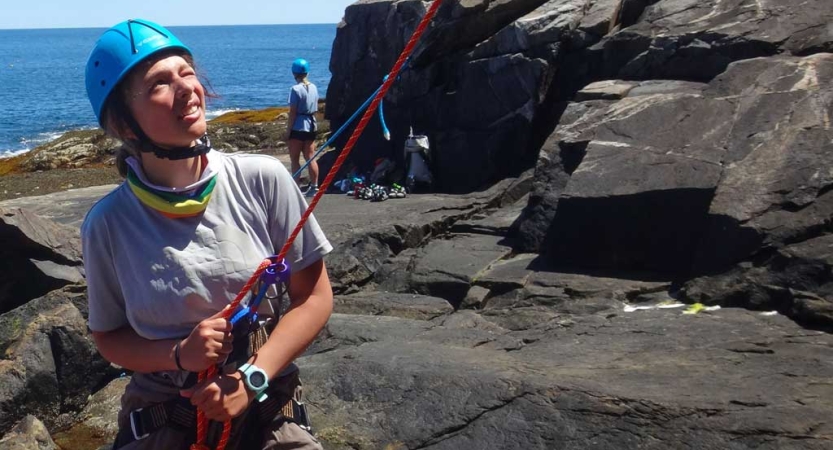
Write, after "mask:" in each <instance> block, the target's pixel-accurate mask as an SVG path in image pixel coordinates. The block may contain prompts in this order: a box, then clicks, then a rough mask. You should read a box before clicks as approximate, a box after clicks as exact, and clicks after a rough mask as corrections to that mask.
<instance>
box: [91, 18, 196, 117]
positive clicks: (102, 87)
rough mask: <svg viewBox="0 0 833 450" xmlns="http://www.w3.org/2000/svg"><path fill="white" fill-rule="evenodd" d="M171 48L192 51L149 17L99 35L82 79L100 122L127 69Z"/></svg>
mask: <svg viewBox="0 0 833 450" xmlns="http://www.w3.org/2000/svg"><path fill="white" fill-rule="evenodd" d="M170 49H179V50H182V51H183V52H185V53H187V54H189V55H190V54H191V50H190V49H189V48H188V47H186V46H185V44H183V43H182V42H181V41H180V40H179V39H177V37H176V36H174V35H173V34H172V33H171V32H170V31H168V30H167V29H166V28H165V27H163V26H162V25H159V24H157V23H154V22H151V21H149V20H141V19H131V20H127V21H124V22H121V23H119V24H117V25H115V26H113V27H112V28H110V29H109V30H107V31H105V32H104V34H102V35H101V37H99V38H98V41H97V42H96V43H95V47H94V48H93V51H92V52H90V57H89V58H88V59H87V69H86V72H85V73H84V79H85V82H86V84H87V97H89V99H90V104H92V106H93V112H95V117H96V119H98V123H99V124H101V110H102V109H103V108H104V104H105V103H106V102H107V98H108V97H109V96H110V93H112V91H113V88H115V87H116V85H117V84H119V82H120V81H121V80H122V79H124V77H125V76H126V75H127V74H128V73H129V72H130V70H131V69H133V67H135V66H136V65H137V64H139V63H140V62H142V61H144V60H146V59H147V58H149V57H150V56H152V55H154V54H156V53H159V52H160V51H163V50H170ZM102 126H103V124H102Z"/></svg>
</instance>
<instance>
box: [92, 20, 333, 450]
mask: <svg viewBox="0 0 833 450" xmlns="http://www.w3.org/2000/svg"><path fill="white" fill-rule="evenodd" d="M85 78H86V86H87V95H88V97H89V99H90V103H91V104H92V107H93V111H94V112H95V115H96V118H97V119H98V121H99V124H100V125H101V126H102V128H104V130H105V131H106V132H107V133H108V134H110V135H112V136H115V137H117V138H119V139H120V140H121V141H122V142H123V146H122V147H121V148H120V149H119V151H118V153H117V155H116V159H117V167H118V169H119V172H120V173H121V174H122V175H123V176H125V177H126V180H125V182H124V183H122V184H121V185H120V186H119V187H117V188H116V189H114V190H113V191H112V192H110V193H109V194H108V195H107V196H105V197H104V198H102V199H101V200H100V201H99V202H98V203H96V204H95V205H94V206H93V207H92V209H91V210H90V212H89V213H88V214H87V217H86V218H85V219H84V223H83V225H82V227H81V236H82V243H83V252H84V268H85V270H86V276H87V293H88V305H89V328H90V330H91V331H92V337H93V340H94V342H95V345H96V347H97V348H98V351H99V352H100V353H101V355H102V356H103V357H104V358H105V359H107V360H108V361H110V362H112V363H114V364H117V365H119V366H121V367H123V368H124V369H126V370H130V371H131V372H132V377H131V380H130V383H129V384H128V385H127V387H126V388H125V392H124V395H123V396H122V399H121V406H122V409H121V411H120V412H119V416H118V426H119V432H118V435H117V437H116V442H115V444H114V448H115V449H121V450H143V449H144V450H156V449H166V450H185V449H188V448H189V445H191V444H193V443H194V442H195V440H196V434H197V433H196V426H197V420H196V415H197V413H196V408H199V409H200V410H201V411H203V412H204V414H205V417H206V418H207V419H209V420H211V422H210V423H209V426H208V438H207V440H206V444H207V445H208V446H209V447H207V448H211V449H215V448H217V446H218V442H219V441H221V438H220V436H221V433H220V432H221V431H222V429H223V427H222V425H223V424H222V422H225V421H231V422H232V426H231V440H230V441H229V445H228V446H227V447H226V450H249V449H255V450H257V449H296V450H299V449H303V450H321V446H320V444H319V443H318V441H317V440H316V439H315V438H314V437H313V436H312V435H311V434H310V433H308V431H307V430H309V427H308V422H307V421H306V420H305V416H306V414H305V409H304V407H303V404H302V403H301V402H300V382H299V381H298V368H297V366H295V364H294V363H293V361H294V360H295V358H297V357H298V356H299V355H300V354H301V353H303V352H304V350H305V349H306V348H307V347H308V346H309V345H310V343H311V342H312V341H313V339H315V337H316V335H317V334H318V332H319V331H320V330H321V329H322V328H323V327H324V325H325V324H326V322H327V319H328V318H329V316H330V312H331V311H332V301H333V293H332V289H331V288H330V282H329V279H328V278H327V271H326V269H325V267H324V260H323V257H324V255H326V254H327V253H328V252H330V251H331V250H332V246H331V245H330V243H329V242H328V241H327V239H326V237H325V236H324V234H323V233H322V232H321V229H320V228H319V226H318V223H317V222H316V221H315V220H314V219H313V218H312V217H310V220H309V221H308V222H306V224H305V225H304V227H303V231H302V232H301V233H300V234H299V235H298V238H297V239H296V240H294V241H293V244H292V245H291V246H290V249H289V252H288V253H287V256H286V263H287V264H288V265H289V266H290V267H291V274H290V276H289V282H288V284H287V285H286V294H287V295H288V297H289V301H290V305H289V308H288V309H287V310H285V312H284V313H283V316H282V317H281V318H280V320H279V321H277V314H276V313H275V310H278V311H280V308H279V307H280V305H277V306H276V307H272V308H270V307H269V306H272V305H271V302H270V301H266V302H264V303H263V304H262V305H261V306H262V307H261V308H259V309H258V312H259V315H261V314H260V313H262V316H263V317H266V316H270V315H271V321H266V322H264V323H263V325H262V326H261V327H259V328H257V329H256V332H251V331H252V330H253V328H249V329H248V330H249V331H250V333H246V334H242V335H240V334H232V331H233V328H232V325H231V323H230V321H229V320H228V319H226V318H225V314H224V313H225V308H227V307H228V306H229V304H230V303H231V302H232V300H233V299H234V297H235V296H236V293H237V292H239V290H240V289H242V288H243V286H244V285H245V284H246V282H247V281H248V279H249V277H250V276H251V275H252V274H253V273H254V271H255V269H256V268H257V267H258V266H259V264H260V263H261V262H262V261H263V259H264V258H266V257H267V256H269V255H273V254H276V253H278V251H279V250H280V249H281V247H283V245H284V244H285V243H286V241H287V240H288V238H289V235H290V234H291V233H292V231H293V228H294V227H295V225H296V224H297V223H298V221H299V219H300V218H301V215H302V214H303V212H304V211H305V210H306V207H307V205H306V202H305V201H304V198H303V195H302V194H301V192H300V191H299V190H298V186H297V185H296V184H295V183H294V182H293V181H292V177H291V175H290V174H289V172H287V170H286V168H285V167H284V166H283V164H282V163H281V162H280V161H278V160H277V159H275V158H272V157H269V156H265V155H244V154H233V155H226V154H223V153H221V152H217V151H212V149H211V144H210V143H209V141H208V136H207V134H206V131H207V124H206V119H205V106H206V103H205V99H206V92H205V89H204V87H203V86H202V84H201V83H200V81H199V78H198V77H197V72H196V70H195V69H194V62H193V57H192V55H191V51H190V50H189V49H188V47H186V46H185V44H183V43H182V42H181V41H180V40H179V39H177V38H176V37H175V36H174V35H173V34H172V33H171V32H170V31H168V30H167V29H165V28H164V27H162V26H161V25H158V24H156V23H153V22H150V21H146V20H139V19H135V20H128V21H126V22H122V23H119V24H117V25H115V26H114V27H112V28H110V29H109V30H107V31H105V32H104V34H102V36H101V37H100V38H99V40H98V42H96V45H95V47H94V48H93V51H92V52H91V53H90V56H89V59H88V61H87V69H86V77H85ZM270 311H271V312H270ZM276 321H277V324H275V322H276ZM258 323H260V322H258ZM243 331H244V332H245V331H246V330H245V329H243ZM255 335H256V337H258V339H257V340H252V337H253V336H255ZM264 335H265V336H264ZM267 336H268V337H267ZM238 350H241V351H238ZM227 357H228V358H227ZM218 363H222V364H223V367H222V369H221V371H220V373H219V374H218V375H216V376H214V377H212V378H208V379H206V380H204V381H202V382H199V383H196V384H195V381H196V379H197V377H196V373H198V372H202V371H204V370H206V369H207V368H208V367H210V366H214V365H216V364H218ZM203 448H205V447H203Z"/></svg>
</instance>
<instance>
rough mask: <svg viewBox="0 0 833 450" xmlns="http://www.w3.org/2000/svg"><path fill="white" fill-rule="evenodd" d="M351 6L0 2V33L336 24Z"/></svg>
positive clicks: (224, 1)
mask: <svg viewBox="0 0 833 450" xmlns="http://www.w3.org/2000/svg"><path fill="white" fill-rule="evenodd" d="M353 2H354V0H254V1H247V0H201V1H200V0H197V1H194V0H191V1H183V0H132V1H124V0H3V6H2V12H1V13H0V29H8V28H86V27H94V28H106V27H109V26H111V25H114V24H116V23H118V22H120V21H122V20H125V19H130V18H134V17H141V18H146V19H149V20H153V21H155V22H158V23H161V24H162V25H166V26H173V25H245V24H284V23H338V22H339V21H340V20H341V17H342V16H343V15H344V8H346V7H347V6H348V5H350V4H352V3H353Z"/></svg>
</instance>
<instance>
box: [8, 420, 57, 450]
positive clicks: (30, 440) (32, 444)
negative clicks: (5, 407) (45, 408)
mask: <svg viewBox="0 0 833 450" xmlns="http://www.w3.org/2000/svg"><path fill="white" fill-rule="evenodd" d="M0 448H3V449H6V450H56V449H57V448H58V447H57V446H56V445H55V442H53V441H52V438H51V437H50V436H49V431H48V430H47V429H46V426H45V425H44V424H43V422H41V421H40V420H38V418H37V417H35V416H31V415H30V416H26V417H24V418H23V420H21V421H20V423H18V424H17V425H15V427H14V428H12V430H11V431H10V432H9V433H8V434H6V435H5V436H3V439H0Z"/></svg>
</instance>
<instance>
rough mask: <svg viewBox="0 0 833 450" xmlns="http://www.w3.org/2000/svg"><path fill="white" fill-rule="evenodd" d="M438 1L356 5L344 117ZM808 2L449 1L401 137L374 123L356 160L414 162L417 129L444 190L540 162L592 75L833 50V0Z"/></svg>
mask: <svg viewBox="0 0 833 450" xmlns="http://www.w3.org/2000/svg"><path fill="white" fill-rule="evenodd" d="M425 8H426V6H425V4H424V3H423V2H421V1H418V0H387V1H378V0H373V1H369V0H368V1H359V2H356V3H355V4H353V5H352V6H350V7H348V8H347V10H346V11H345V15H344V19H343V21H342V23H341V24H340V25H339V30H338V34H337V37H336V41H335V43H334V50H333V58H332V60H331V64H330V69H331V71H332V72H333V77H332V79H331V82H330V86H329V88H328V92H329V93H330V99H329V101H330V105H329V106H330V107H329V109H328V112H327V114H328V116H327V117H328V118H330V119H331V121H332V122H333V124H334V125H340V124H341V123H343V122H344V121H345V120H346V119H347V118H348V117H349V116H350V115H351V114H352V113H353V111H354V110H355V109H356V108H357V107H358V106H359V105H360V104H361V103H362V102H363V101H364V99H365V98H366V97H367V96H369V95H370V94H371V93H372V92H373V91H374V90H375V89H376V87H378V86H379V85H380V84H381V81H382V77H383V76H384V75H385V74H387V72H388V71H389V70H390V68H391V67H392V66H393V64H394V62H395V60H396V58H397V56H398V54H399V52H400V51H401V50H402V49H403V48H404V45H405V42H406V41H407V39H408V38H409V36H410V34H411V33H412V32H413V30H414V28H415V26H416V23H417V21H418V20H419V18H420V17H422V15H423V14H424V13H425ZM800 9H801V11H792V10H793V7H792V5H791V3H789V2H783V1H781V2H777V1H776V2H769V3H766V4H764V3H760V2H758V3H755V2H744V1H729V2H726V1H717V0H710V1H707V2H696V5H695V4H694V3H692V2H688V1H680V0H660V1H647V0H591V1H587V0H550V1H545V0H536V1H526V0H516V1H499V2H498V1H486V0H484V1H472V2H457V1H449V2H448V3H447V4H445V5H443V7H442V8H441V9H440V11H439V13H438V15H437V17H436V19H435V20H434V23H433V24H432V26H431V27H430V28H429V32H428V33H427V34H426V35H425V36H424V37H423V39H422V41H421V42H420V44H419V45H418V47H417V50H416V53H415V55H414V57H413V58H412V60H411V64H410V70H408V71H406V72H405V73H404V74H403V75H402V77H401V79H400V80H399V81H398V82H397V83H396V84H395V85H394V88H393V89H392V91H391V92H390V93H389V94H388V96H387V98H386V100H385V113H386V115H387V116H388V118H387V122H388V125H389V127H390V129H391V132H392V135H393V139H392V141H391V142H387V141H384V140H383V139H382V134H381V132H380V131H379V126H378V124H377V121H375V120H374V121H371V122H370V127H369V129H368V132H367V133H366V134H365V135H364V137H363V138H362V139H361V140H360V141H359V150H358V151H357V154H356V155H355V156H354V160H355V161H357V162H358V163H359V164H360V165H362V164H364V165H368V164H370V163H371V162H372V161H373V159H374V158H376V157H378V156H387V155H392V156H393V157H395V158H397V159H398V160H399V161H400V162H401V161H402V155H401V152H402V142H403V141H404V136H406V135H407V132H408V127H409V126H413V127H414V128H415V129H416V130H417V131H419V132H424V133H426V134H428V136H429V137H430V138H431V142H432V146H433V149H434V154H435V162H434V164H433V169H434V171H435V172H436V175H437V183H436V185H437V187H438V188H439V189H441V190H443V191H447V192H470V191H472V190H475V189H477V188H479V187H481V186H483V185H489V184H491V183H492V182H494V181H495V180H497V179H501V178H502V177H505V176H507V175H514V174H517V173H520V171H522V170H524V169H526V168H528V167H531V166H532V165H534V162H535V159H536V155H537V153H538V149H539V148H540V146H541V144H542V143H543V142H544V141H545V139H546V137H547V136H548V135H549V134H550V132H551V131H552V129H553V128H554V127H555V125H556V123H557V121H558V118H559V116H560V115H561V113H562V112H563V109H564V104H565V102H566V101H569V100H571V99H573V97H574V94H575V93H576V92H577V91H578V90H579V89H581V88H582V87H584V86H586V85H587V84H588V83H590V82H593V81H599V80H611V79H621V78H624V79H631V80H651V79H672V80H683V81H704V82H705V81H709V80H711V79H712V78H713V77H715V76H717V75H718V74H720V73H722V72H723V71H724V70H725V69H726V68H727V67H728V65H729V64H730V63H732V62H733V61H739V60H743V59H749V58H755V57H760V56H771V55H776V54H790V55H797V56H805V55H810V54H814V53H819V52H824V51H830V49H831V48H833V44H831V42H833V35H831V32H830V29H829V27H828V26H827V24H828V23H829V22H830V20H831V18H833V6H831V4H830V3H829V2H826V1H823V0H813V1H811V2H808V3H806V4H804V6H803V7H802V8H800ZM787 11H790V12H789V13H788V12H787ZM771 30H775V31H771Z"/></svg>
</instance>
